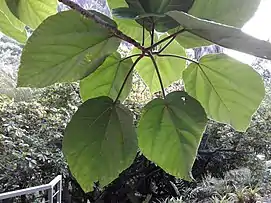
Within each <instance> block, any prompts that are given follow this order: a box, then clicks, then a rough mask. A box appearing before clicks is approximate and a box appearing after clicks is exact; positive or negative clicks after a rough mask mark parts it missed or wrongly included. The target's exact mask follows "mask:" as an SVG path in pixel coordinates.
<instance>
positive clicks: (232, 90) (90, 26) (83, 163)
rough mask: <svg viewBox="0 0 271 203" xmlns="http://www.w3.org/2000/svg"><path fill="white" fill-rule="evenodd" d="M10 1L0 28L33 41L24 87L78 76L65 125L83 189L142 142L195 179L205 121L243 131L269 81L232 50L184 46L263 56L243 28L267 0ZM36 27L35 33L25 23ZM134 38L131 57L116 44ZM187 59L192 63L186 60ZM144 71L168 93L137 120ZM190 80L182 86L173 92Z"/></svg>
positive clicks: (28, 43)
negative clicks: (135, 93)
mask: <svg viewBox="0 0 271 203" xmlns="http://www.w3.org/2000/svg"><path fill="white" fill-rule="evenodd" d="M59 2H61V3H63V4H65V5H66V6H69V7H70V8H71V10H68V11H63V12H59V13H57V4H58V2H57V0H45V1H42V2H41V1H37V0H27V1H23V0H18V1H11V0H3V1H1V3H0V10H1V21H0V22H1V26H0V30H1V32H3V33H5V34H6V35H8V36H10V37H13V38H14V39H16V40H17V41H18V42H20V43H23V44H24V43H25V46H24V49H23V53H22V56H21V64H20V67H19V75H18V86H19V87H38V88H39V87H45V86H49V85H52V84H54V83H62V82H74V81H80V94H81V98H82V100H83V104H82V105H81V106H79V108H78V110H77V112H76V113H75V114H74V115H73V117H72V119H71V121H70V122H69V124H68V125H67V128H66V131H65V135H64V138H63V152H64V155H65V157H66V159H67V162H68V165H69V167H70V170H71V172H72V174H73V176H74V177H75V178H76V179H77V181H78V182H79V183H80V185H81V187H82V188H83V189H84V191H86V192H88V191H92V190H93V185H94V183H95V182H99V184H100V186H106V185H108V184H109V183H110V182H112V181H113V180H114V179H115V178H117V177H118V175H119V173H121V172H122V171H123V170H125V169H126V168H127V167H129V166H130V165H131V164H132V162H133V161H134V159H135V157H136V154H137V152H138V150H140V151H141V152H142V153H143V154H144V155H145V156H146V157H147V158H148V159H149V160H151V161H152V162H154V163H156V164H157V165H159V166H160V167H161V168H162V169H164V170H165V171H166V172H168V173H169V174H171V175H174V176H177V177H180V178H183V179H185V180H192V177H191V168H192V166H193V163H194V161H195V157H196V154H197V150H198V147H199V144H200V141H201V138H202V134H203V132H204V130H205V126H206V123H207V119H208V118H209V119H213V120H216V121H218V122H222V123H226V124H229V125H231V126H232V127H233V128H235V129H236V130H238V131H245V130H246V129H247V127H248V126H249V123H250V120H251V116H252V115H253V114H254V113H255V111H256V110H257V108H258V106H259V105H260V103H261V101H262V99H263V97H264V95H265V90H264V85H263V81H262V79H261V77H260V75H259V74H258V73H257V72H255V71H254V70H253V68H251V67H250V66H249V65H246V64H243V63H241V62H239V61H237V60H235V59H233V58H231V57H229V56H227V55H225V54H209V55H205V56H203V57H202V58H201V59H200V60H199V61H195V60H192V59H190V58H188V57H187V56H186V51H185V49H188V48H194V47H200V46H207V45H210V44H218V45H220V46H222V47H226V48H231V49H235V50H238V51H241V52H245V53H248V54H252V55H254V56H257V57H261V58H264V59H271V45H270V44H269V43H267V42H265V41H261V40H257V39H255V38H253V37H251V36H249V35H247V34H245V33H243V32H242V31H241V29H240V27H241V26H243V25H244V23H245V22H247V21H248V20H249V18H250V17H251V16H252V15H253V14H254V12H255V11H256V9H257V7H258V5H259V3H260V0H239V1H236V0H228V1H225V0H205V1H203V0H171V1H169V0H108V2H107V3H108V5H109V7H110V9H111V11H112V14H113V17H112V18H109V17H108V16H105V15H103V14H102V13H99V12H97V11H94V10H85V9H83V8H82V7H80V6H79V5H78V4H76V3H75V2H73V1H70V0H59ZM26 26H28V27H30V28H32V29H33V34H32V35H31V36H30V37H29V38H27V35H26V31H25V27H26ZM122 41H126V42H128V43H130V44H131V45H133V49H132V51H131V53H130V54H129V55H128V56H125V57H122V56H121V55H120V53H118V51H117V50H118V48H119V46H120V43H121V42H122ZM187 62H188V63H187ZM135 71H136V72H137V73H138V74H139V75H140V77H141V78H142V79H143V81H144V82H145V84H146V85H147V86H148V88H149V90H150V92H151V93H155V92H157V91H161V98H156V99H154V100H152V101H150V102H149V103H148V104H147V105H146V106H145V107H144V109H143V111H142V115H141V118H140V120H139V123H138V126H136V127H135V126H134V124H133V116H132V113H131V112H130V110H129V109H128V108H127V107H126V106H125V105H123V101H124V100H125V99H126V98H127V96H128V95H129V93H130V91H131V87H132V76H133V72H135ZM177 80H182V81H183V84H184V91H176V92H171V93H169V94H166V93H165V90H164V89H165V88H166V87H167V86H169V85H170V84H172V83H173V82H174V81H177Z"/></svg>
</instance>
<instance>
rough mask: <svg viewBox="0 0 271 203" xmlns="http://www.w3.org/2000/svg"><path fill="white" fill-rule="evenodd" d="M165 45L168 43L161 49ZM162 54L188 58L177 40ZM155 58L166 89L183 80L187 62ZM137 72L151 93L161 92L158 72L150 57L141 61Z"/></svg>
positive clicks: (171, 58) (169, 58) (170, 58)
mask: <svg viewBox="0 0 271 203" xmlns="http://www.w3.org/2000/svg"><path fill="white" fill-rule="evenodd" d="M147 40H149V39H147ZM165 44H166V43H162V45H161V47H163V46H164V45H165ZM161 47H160V48H161ZM162 54H178V55H179V56H183V57H186V53H185V50H184V48H183V47H181V46H180V45H179V44H178V43H177V42H176V41H175V40H174V41H172V43H171V44H170V45H169V46H168V47H167V48H166V49H165V50H164V51H163V52H162ZM154 58H155V61H156V63H157V65H158V69H159V72H160V74H161V77H162V81H163V85H164V87H168V86H169V85H170V84H172V83H173V82H175V81H177V80H180V79H181V78H182V72H183V70H184V69H185V66H186V62H185V60H182V59H178V58H173V57H160V56H157V55H155V56H154ZM136 70H137V72H138V74H139V75H140V77H141V78H142V79H143V80H144V82H145V83H146V85H147V86H148V87H149V89H150V91H151V93H154V92H157V91H160V90H161V86H160V82H159V79H158V76H157V73H156V70H155V68H154V65H153V62H152V60H151V59H150V58H149V57H144V58H143V59H141V60H140V62H139V63H138V64H137V66H136Z"/></svg>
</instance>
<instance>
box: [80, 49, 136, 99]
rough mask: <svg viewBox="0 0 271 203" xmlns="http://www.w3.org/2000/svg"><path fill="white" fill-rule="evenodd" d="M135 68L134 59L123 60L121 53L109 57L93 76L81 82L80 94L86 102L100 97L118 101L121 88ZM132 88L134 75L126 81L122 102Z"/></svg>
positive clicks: (121, 97)
mask: <svg viewBox="0 0 271 203" xmlns="http://www.w3.org/2000/svg"><path fill="white" fill-rule="evenodd" d="M132 66H133V61H132V59H126V60H124V59H122V58H121V56H120V54H119V53H117V52H116V53H114V54H113V55H111V56H109V57H108V58H107V59H106V60H105V62H104V63H103V64H102V65H101V66H100V67H99V68H98V69H97V70H96V71H95V72H94V73H92V74H90V75H89V76H88V77H86V78H84V79H83V80H81V82H80V94H81V97H82V99H83V100H84V101H85V100H87V99H90V98H94V97H99V96H108V97H110V98H112V99H114V100H115V99H116V97H117V95H118V93H119V91H120V88H121V86H122V84H123V82H124V80H125V78H126V76H127V74H128V72H129V71H130V69H131V67H132ZM131 88H132V75H130V77H129V78H128V80H127V81H126V85H125V86H124V89H123V91H122V93H121V96H120V98H119V99H120V100H121V101H123V100H124V99H126V97H127V96H128V94H129V93H130V90H131Z"/></svg>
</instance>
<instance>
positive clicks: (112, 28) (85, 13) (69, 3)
mask: <svg viewBox="0 0 271 203" xmlns="http://www.w3.org/2000/svg"><path fill="white" fill-rule="evenodd" d="M58 1H59V2H61V3H63V4H65V5H66V6H69V7H70V8H72V9H74V10H76V11H78V12H79V13H81V14H82V15H83V16H85V17H86V18H89V19H91V20H93V21H95V22H96V23H98V24H100V25H101V26H102V27H104V28H106V29H108V30H109V31H110V32H111V33H112V34H113V35H114V36H115V37H118V38H119V39H122V40H124V41H126V42H128V43H130V44H132V45H134V46H135V47H137V48H138V49H140V50H142V51H145V48H144V47H143V46H141V44H140V43H139V42H137V41H136V40H134V39H133V38H131V37H129V36H127V35H125V34H124V33H123V32H121V31H120V30H118V29H117V28H116V27H115V26H113V25H111V24H110V23H108V22H106V21H105V20H103V19H102V18H100V17H99V16H97V15H95V14H94V13H92V12H91V11H88V10H85V9H83V8H82V7H81V6H79V5H78V4H76V3H74V2H72V1H71V0H58Z"/></svg>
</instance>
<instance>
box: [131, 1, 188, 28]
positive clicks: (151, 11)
mask: <svg viewBox="0 0 271 203" xmlns="http://www.w3.org/2000/svg"><path fill="white" fill-rule="evenodd" d="M126 2H127V4H128V6H129V9H130V10H133V12H134V11H137V13H138V14H139V15H141V17H143V16H144V15H145V18H144V19H138V20H137V22H138V23H139V24H141V25H142V26H143V25H144V27H145V28H146V29H147V30H149V31H151V30H152V27H153V24H155V30H156V31H158V32H166V31H168V30H169V29H172V28H175V27H177V26H178V23H177V22H176V21H175V20H174V19H172V18H170V17H168V16H165V15H164V16H162V17H161V16H158V15H159V14H164V13H166V12H167V11H172V10H177V11H185V12H187V11H188V10H189V9H190V8H191V6H192V4H193V0H182V1H180V0H171V1H168V0H155V1H153V0H144V1H141V0H126ZM142 14H143V15H142ZM157 14H158V15H157Z"/></svg>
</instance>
